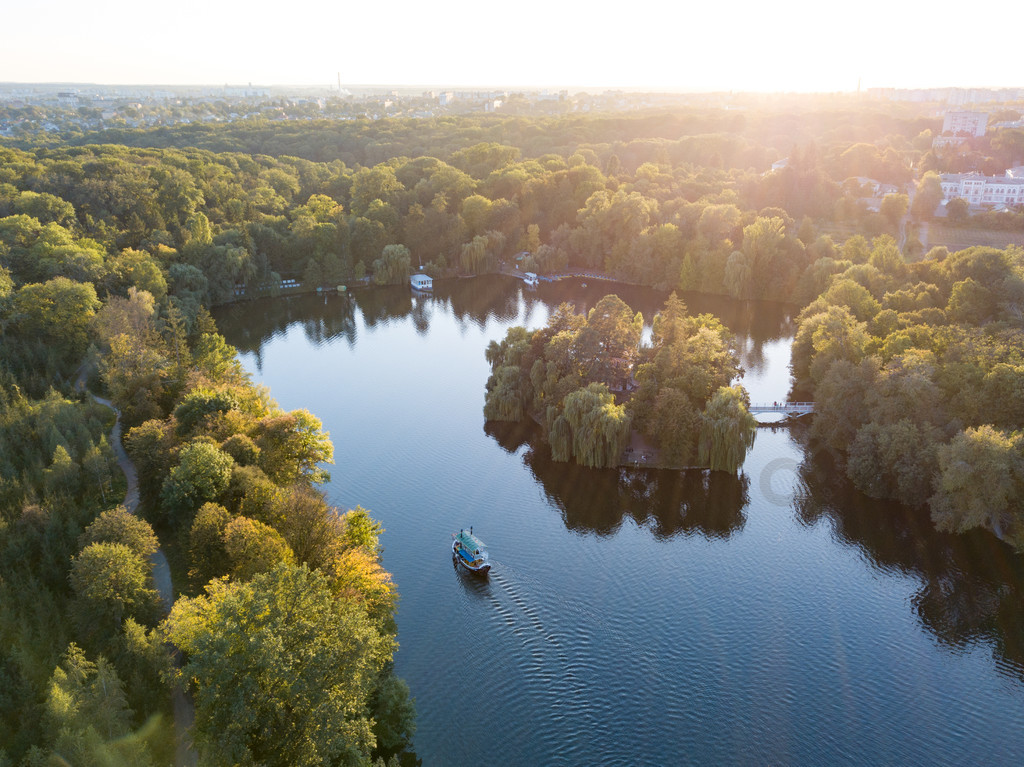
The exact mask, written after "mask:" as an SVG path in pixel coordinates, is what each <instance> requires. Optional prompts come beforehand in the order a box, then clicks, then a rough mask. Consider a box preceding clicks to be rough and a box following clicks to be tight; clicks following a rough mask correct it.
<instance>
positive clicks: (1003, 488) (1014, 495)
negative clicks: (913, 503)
mask: <svg viewBox="0 0 1024 767" xmlns="http://www.w3.org/2000/svg"><path fill="white" fill-rule="evenodd" d="M938 464H939V478H938V482H937V483H936V491H935V494H934V495H933V496H932V498H931V511H932V520H933V521H934V522H935V526H936V527H938V528H939V529H940V530H947V531H950V532H963V531H965V530H970V529H972V528H975V527H982V528H986V529H989V530H992V531H994V532H997V533H1006V534H1010V535H1011V536H1012V538H1013V540H1014V542H1015V543H1016V544H1017V546H1018V548H1024V547H1022V546H1021V544H1022V543H1024V537H1022V536H1021V533H1022V532H1024V530H1022V528H1024V519H1022V514H1021V508H1022V503H1024V432H1020V431H1016V432H1005V431H1001V430H999V429H996V428H994V427H992V426H987V425H986V426H978V427H975V428H970V429H967V430H965V431H962V432H960V433H959V434H957V435H956V436H955V437H954V438H953V440H952V442H950V443H949V444H948V445H943V446H941V447H939V449H938Z"/></svg>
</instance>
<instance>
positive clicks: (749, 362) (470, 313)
mask: <svg viewBox="0 0 1024 767" xmlns="http://www.w3.org/2000/svg"><path fill="white" fill-rule="evenodd" d="M609 293H614V294H616V295H618V296H619V297H620V298H621V299H622V300H623V301H625V302H626V303H627V304H629V306H630V307H632V308H633V309H634V310H636V311H639V312H641V313H642V314H643V317H644V323H645V325H646V326H647V327H650V324H651V321H652V320H653V319H654V315H655V314H656V313H657V312H658V311H659V310H660V309H661V308H662V307H663V306H664V303H665V299H666V298H667V297H668V294H667V293H665V292H663V291H658V290H654V289H653V288H645V287H640V286H636V285H623V284H621V283H615V282H607V281H603V280H601V281H591V282H590V283H589V284H588V285H587V287H585V288H584V287H581V282H580V281H579V280H563V281H560V282H555V283H542V284H541V285H540V286H539V287H538V288H536V289H535V290H526V289H524V288H523V287H522V283H521V282H520V281H519V280H518V279H516V278H515V277H508V276H503V275H485V276H481V277H474V278H471V279H453V280H439V281H438V282H436V283H435V287H434V292H433V293H432V294H416V295H414V294H413V293H412V291H411V290H410V289H409V286H408V285H385V286H374V287H367V288H359V289H357V290H352V291H349V292H348V293H346V294H343V295H338V294H335V293H333V292H331V293H324V294H310V295H298V296H288V297H281V298H263V299H258V300H256V301H246V302H241V303H237V304H230V305H228V306H223V307H219V308H217V309H216V310H215V312H214V315H215V317H216V319H217V325H218V327H219V328H220V331H221V333H223V334H224V335H225V336H226V337H228V338H230V339H231V340H232V343H233V344H234V345H235V346H236V347H238V349H239V350H240V351H242V352H247V353H252V354H254V355H255V356H256V359H257V365H258V366H259V364H260V352H261V349H262V346H263V344H264V343H265V342H267V341H268V340H269V339H271V338H273V337H274V336H275V335H277V334H278V333H283V332H284V331H285V330H286V329H287V328H288V327H289V326H290V325H292V324H299V325H300V326H301V327H302V330H303V333H304V334H305V335H306V337H307V338H308V339H309V340H310V341H311V342H312V343H314V344H315V345H318V346H319V345H321V344H323V343H324V342H325V341H329V340H332V339H334V338H337V337H343V338H344V339H345V340H346V341H347V342H348V343H349V345H350V346H351V345H354V344H355V343H356V341H357V337H356V335H357V333H356V329H357V324H356V311H358V312H359V315H360V316H361V317H362V320H363V323H364V324H365V325H366V326H367V327H371V328H372V327H374V326H376V325H378V324H386V323H388V322H389V321H391V320H394V319H402V318H405V317H409V316H411V318H412V321H413V324H414V326H415V328H416V331H417V333H419V334H420V335H426V334H427V333H428V332H429V330H430V316H431V312H430V307H432V306H434V305H436V306H437V308H438V309H441V310H442V311H444V312H447V311H448V310H450V311H451V314H452V316H454V317H455V318H456V320H457V321H458V322H460V323H462V324H463V325H466V324H472V325H475V326H477V327H483V326H484V325H486V324H487V322H488V321H490V320H496V321H498V322H506V323H507V322H510V321H513V320H515V319H516V318H518V317H519V316H520V311H521V310H522V309H523V308H525V310H526V312H527V316H529V315H530V313H531V310H533V309H534V308H541V309H543V313H542V316H546V314H547V313H548V312H550V311H551V310H553V309H554V308H555V307H557V306H558V305H559V304H560V303H562V302H563V301H565V302H568V303H571V304H573V305H574V306H575V307H576V309H577V311H579V312H584V313H585V312H587V311H589V310H590V309H591V308H593V306H594V305H595V304H597V302H598V301H600V300H601V298H603V297H604V296H606V295H608V294H609ZM682 297H683V300H684V301H685V302H686V304H687V307H688V309H689V312H690V314H693V315H696V314H703V313H710V314H714V315H715V316H717V317H718V318H719V319H721V320H722V322H723V323H725V325H726V327H728V328H729V329H730V330H731V331H732V332H733V333H735V334H736V335H737V337H738V338H739V339H741V343H740V349H739V351H740V357H741V364H742V365H743V367H744V368H745V369H747V370H757V369H759V368H760V366H762V365H763V364H764V346H765V344H768V343H771V342H773V341H777V340H780V339H783V338H788V337H790V336H791V335H792V334H793V328H794V326H793V314H792V312H793V307H790V306H787V305H785V304H773V303H767V302H751V301H746V302H743V301H734V300H731V299H728V298H725V297H722V296H706V295H701V294H699V293H686V294H683V296H682ZM521 301H522V304H521V303H520V302H521Z"/></svg>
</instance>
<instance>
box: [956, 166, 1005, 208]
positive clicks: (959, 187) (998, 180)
mask: <svg viewBox="0 0 1024 767" xmlns="http://www.w3.org/2000/svg"><path fill="white" fill-rule="evenodd" d="M1022 171H1024V169H1021V168H1011V169H1010V170H1008V171H1007V172H1006V175H1005V176H984V175H982V174H981V173H944V174H942V175H941V176H940V177H939V180H940V182H941V184H942V196H943V199H944V200H945V201H947V202H948V201H949V200H953V199H956V198H957V197H959V198H961V199H964V200H966V201H967V202H968V203H969V204H970V205H975V206H978V207H989V208H991V207H995V206H997V205H1024V172H1022Z"/></svg>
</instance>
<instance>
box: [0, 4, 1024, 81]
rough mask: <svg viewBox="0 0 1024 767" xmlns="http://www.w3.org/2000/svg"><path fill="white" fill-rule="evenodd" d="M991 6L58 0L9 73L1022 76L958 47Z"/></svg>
mask: <svg viewBox="0 0 1024 767" xmlns="http://www.w3.org/2000/svg"><path fill="white" fill-rule="evenodd" d="M999 4H1000V3H998V2H997V3H996V5H999ZM1009 5H1010V6H1011V7H1013V8H1017V11H1016V12H1017V13H1019V6H1018V5H1017V4H1016V2H1013V3H1010V4H1009ZM994 14H997V12H996V11H995V10H994V9H992V8H989V11H987V12H986V13H984V14H981V13H977V14H974V15H973V18H972V15H971V14H970V13H957V14H956V17H955V20H954V18H953V16H952V15H950V14H943V13H937V12H935V10H934V9H929V8H924V7H921V6H918V5H916V4H903V3H892V2H888V1H886V0H862V2H860V3H857V4H848V5H843V4H840V5H836V4H827V3H820V2H810V0H789V1H788V2H787V1H786V0H781V1H780V2H776V3H764V2H754V1H753V0H738V1H737V2H733V3H710V2H707V3H704V4H693V3H667V2H664V1H661V2H653V1H652V0H639V2H632V3H622V4H614V5H613V4H610V3H592V4H589V5H583V4H578V3H572V4H570V3H557V2H550V0H520V1H519V2H516V3H494V4H487V3H480V2H466V0H456V1H454V2H451V1H450V2H445V3H426V2H421V1H419V0H417V1H415V2H414V1H411V0H395V2H391V3H386V4H377V3H365V4H353V3H345V4H339V3H325V2H317V1H316V0H297V2H291V3H287V4H273V5H270V4H264V3H259V2H255V3H254V2H248V3H236V2H225V3H209V2H197V0H181V2H178V3H175V4H173V5H169V4H149V3H137V2H128V0H98V2H96V3H80V2H72V1H71V0H56V1H55V2H50V3H46V4H45V6H40V5H36V4H30V3H18V4H14V5H13V7H10V8H7V9H5V11H4V24H3V29H2V30H0V80H5V81H9V82H94V83H106V84H112V83H146V84H149V83H153V84H182V85H184V84H223V83H232V84H241V83H249V82H251V83H254V84H259V85H278V84H294V85H327V84H331V83H335V82H336V81H337V77H338V76H339V74H340V77H341V80H342V81H343V82H344V83H346V84H394V85H442V86H533V87H539V88H544V87H590V88H650V89H658V90H747V91H749V90H756V91H852V90H856V89H857V87H858V84H860V85H861V86H862V87H864V88H868V87H903V88H906V87H938V86H961V87H1001V86H1011V85H1019V83H1016V82H1011V80H1012V78H1014V77H1016V76H1018V75H1019V73H1020V72H1021V67H1020V65H1019V63H1018V62H1017V61H1016V59H1017V58H1019V54H1018V53H1017V52H1016V50H1015V49H1014V47H1013V46H1010V45H1006V44H1003V43H998V42H997V43H995V44H993V45H990V46H987V47H986V52H985V55H956V49H957V48H958V47H959V46H958V44H957V41H963V42H966V43H967V44H969V45H976V44H981V41H984V40H986V39H990V38H991V31H992V30H991V23H992V21H991V20H992V18H993V17H994ZM43 16H45V18H42V17H43ZM951 45H952V46H953V47H952V49H951V48H950V46H951ZM951 50H952V52H953V54H954V55H950V53H951Z"/></svg>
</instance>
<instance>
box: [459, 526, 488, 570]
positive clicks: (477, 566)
mask: <svg viewBox="0 0 1024 767" xmlns="http://www.w3.org/2000/svg"><path fill="white" fill-rule="evenodd" d="M452 556H453V557H454V558H455V561H456V562H458V563H459V564H460V565H462V566H463V567H464V568H465V569H467V570H469V571H470V572H471V573H478V574H480V575H486V574H487V571H488V570H490V569H491V560H490V555H489V554H488V553H487V546H485V545H484V542H483V541H481V540H480V539H479V538H477V537H476V536H475V535H473V528H472V527H471V528H469V530H459V532H457V533H452Z"/></svg>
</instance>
